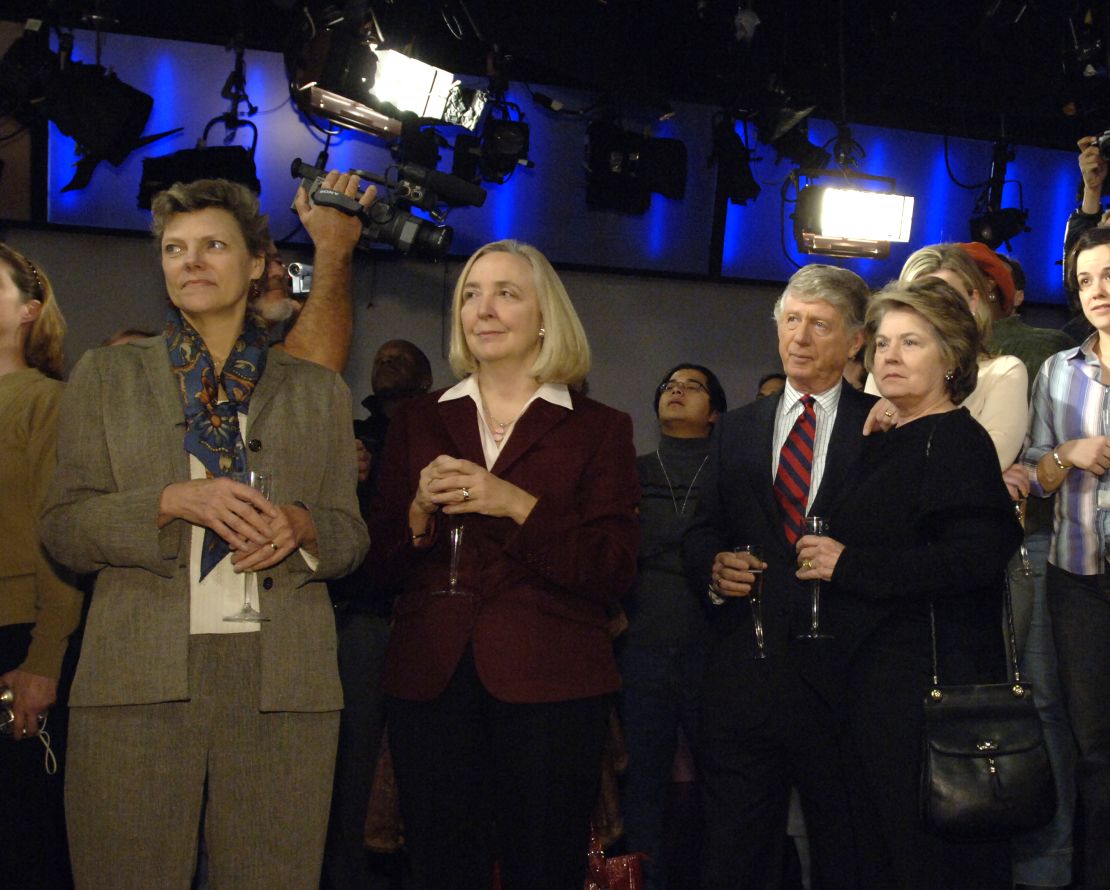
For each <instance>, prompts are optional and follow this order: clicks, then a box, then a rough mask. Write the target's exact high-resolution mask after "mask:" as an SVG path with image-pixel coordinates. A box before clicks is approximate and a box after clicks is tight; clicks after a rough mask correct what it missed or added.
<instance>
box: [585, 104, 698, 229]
mask: <svg viewBox="0 0 1110 890" xmlns="http://www.w3.org/2000/svg"><path fill="white" fill-rule="evenodd" d="M686 161H687V156H686V146H685V145H684V144H683V143H682V142H680V141H679V140H677V139H655V138H652V137H649V136H643V135H641V134H640V133H633V132H629V131H626V130H624V129H622V128H621V127H619V126H618V125H616V124H614V123H611V122H608V121H594V122H593V123H591V124H590V126H589V128H588V129H587V130H586V174H587V184H586V204H587V206H589V207H592V208H595V209H609V210H619V211H622V212H623V213H636V214H639V213H646V212H647V209H648V207H650V206H651V193H652V192H655V193H656V194H660V195H663V196H664V197H667V198H673V199H680V198H682V196H683V195H685V193H686Z"/></svg>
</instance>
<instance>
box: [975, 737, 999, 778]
mask: <svg viewBox="0 0 1110 890" xmlns="http://www.w3.org/2000/svg"><path fill="white" fill-rule="evenodd" d="M975 747H976V749H978V750H979V751H983V752H986V751H996V750H998V745H996V744H995V743H994V742H992V741H991V740H990V739H987V741H985V742H979V744H977V745H976V746H975ZM987 766H988V768H989V769H990V773H991V775H992V776H996V775H998V767H997V766H995V764H994V758H993V757H991V756H989V755H988V756H987Z"/></svg>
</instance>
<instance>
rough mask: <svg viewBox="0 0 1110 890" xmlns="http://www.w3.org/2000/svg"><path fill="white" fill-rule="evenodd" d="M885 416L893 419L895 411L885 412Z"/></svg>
mask: <svg viewBox="0 0 1110 890" xmlns="http://www.w3.org/2000/svg"><path fill="white" fill-rule="evenodd" d="M883 414H885V415H886V416H887V417H893V416H894V412H893V411H884V412H883Z"/></svg>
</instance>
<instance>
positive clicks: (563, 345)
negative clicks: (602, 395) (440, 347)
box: [449, 239, 590, 386]
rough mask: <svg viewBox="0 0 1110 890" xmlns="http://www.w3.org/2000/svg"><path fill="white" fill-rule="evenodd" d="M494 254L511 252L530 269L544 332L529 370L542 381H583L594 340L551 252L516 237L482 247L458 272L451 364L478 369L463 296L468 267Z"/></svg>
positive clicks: (459, 369) (465, 370) (459, 371)
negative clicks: (588, 335) (549, 256)
mask: <svg viewBox="0 0 1110 890" xmlns="http://www.w3.org/2000/svg"><path fill="white" fill-rule="evenodd" d="M491 253H508V254H512V255H513V256H517V257H520V258H521V259H522V260H524V261H525V262H526V263H528V265H529V266H531V268H532V283H533V284H534V286H535V288H536V297H537V298H538V300H539V304H540V319H541V321H540V324H541V325H543V329H544V337H543V339H542V342H541V344H540V354H539V355H538V356H536V361H535V363H534V364H533V365H532V367H531V368H530V369H529V374H530V375H531V376H532V377H534V378H535V379H536V380H537V381H539V382H540V383H566V384H568V385H571V386H575V385H577V384H579V383H581V382H582V381H583V380H585V379H586V375H587V374H588V373H589V372H590V344H589V342H588V341H587V340H586V332H585V331H584V330H583V328H582V322H581V321H579V320H578V313H576V312H575V311H574V306H573V305H572V304H571V302H570V296H569V295H568V294H567V289H566V288H565V287H564V286H563V282H562V281H560V280H559V275H558V273H556V271H555V269H554V268H552V266H551V263H549V262H548V260H547V257H545V256H544V255H543V254H542V253H540V252H539V251H538V250H536V248H534V247H533V246H532V245H531V244H524V243H523V242H521V241H514V240H512V239H508V240H504V241H494V242H492V243H490V244H486V245H485V246H483V247H479V248H478V249H477V250H476V251H474V253H473V255H472V256H471V257H470V259H468V260H467V261H466V265H464V266H463V268H462V272H460V273H459V280H458V281H457V282H456V283H455V294H454V297H453V299H452V301H451V352H450V355H449V359H450V362H451V369H452V370H453V371H454V372H455V374H456V375H457V376H458V377H460V378H462V377H465V376H467V375H468V374H473V373H474V372H475V371H477V370H478V360H477V359H476V358H474V354H473V353H472V352H471V351H470V347H469V346H468V345H467V343H466V335H465V333H464V332H463V328H462V316H461V313H462V298H463V289H464V288H465V287H466V282H467V279H468V278H469V277H470V270H471V269H473V268H474V264H475V263H476V262H477V261H478V260H480V259H481V258H482V257H484V256H486V255H488V254H491Z"/></svg>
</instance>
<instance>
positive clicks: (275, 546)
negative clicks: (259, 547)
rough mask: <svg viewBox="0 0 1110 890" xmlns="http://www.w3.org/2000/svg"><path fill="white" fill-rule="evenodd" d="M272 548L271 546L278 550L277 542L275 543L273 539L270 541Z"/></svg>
mask: <svg viewBox="0 0 1110 890" xmlns="http://www.w3.org/2000/svg"><path fill="white" fill-rule="evenodd" d="M270 548H271V549H272V550H277V544H275V543H274V542H273V541H271V542H270Z"/></svg>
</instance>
